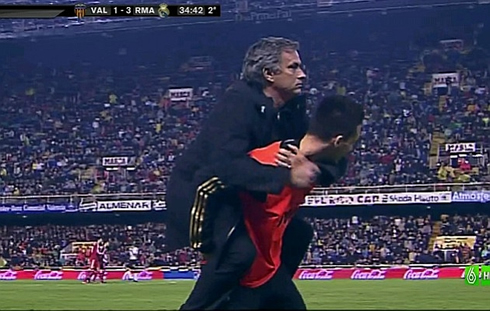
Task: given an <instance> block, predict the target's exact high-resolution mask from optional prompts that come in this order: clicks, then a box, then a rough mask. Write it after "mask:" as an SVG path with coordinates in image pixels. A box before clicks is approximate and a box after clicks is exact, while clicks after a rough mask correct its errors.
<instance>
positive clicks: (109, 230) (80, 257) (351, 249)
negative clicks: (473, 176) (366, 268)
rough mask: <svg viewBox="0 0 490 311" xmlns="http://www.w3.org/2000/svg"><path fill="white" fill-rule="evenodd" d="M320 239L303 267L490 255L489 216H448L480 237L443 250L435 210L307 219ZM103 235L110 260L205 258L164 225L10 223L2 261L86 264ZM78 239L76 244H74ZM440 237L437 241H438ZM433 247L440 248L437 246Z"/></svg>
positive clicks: (449, 226) (453, 232) (4, 230)
mask: <svg viewBox="0 0 490 311" xmlns="http://www.w3.org/2000/svg"><path fill="white" fill-rule="evenodd" d="M308 221H310V222H311V223H312V225H313V227H314V230H315V231H314V232H315V235H314V238H313V241H312V244H311V246H310V250H309V251H308V252H307V254H306V255H305V258H304V261H303V264H304V265H319V264H329V265H378V264H397V265H403V264H414V263H468V262H471V261H476V262H482V261H485V260H489V259H490V250H489V249H488V248H489V246H490V222H489V219H488V216H487V215H477V216H458V215H455V216H451V217H446V218H444V221H443V222H442V228H441V232H440V234H441V235H444V236H461V235H463V236H476V242H475V244H474V245H473V246H470V245H463V244H461V245H457V246H455V247H454V248H453V249H450V250H446V251H450V252H451V255H450V256H444V254H443V253H442V252H443V250H440V249H438V248H437V247H434V245H433V244H432V245H431V237H432V236H433V235H432V230H433V226H434V220H433V219H432V218H431V217H430V216H429V215H427V216H424V217H411V216H409V217H401V216H374V217H364V218H363V217H359V216H352V217H350V218H343V219H341V218H333V219H324V218H308ZM99 237H102V238H104V239H105V240H106V241H108V242H109V247H108V253H107V254H108V259H109V265H110V266H122V265H124V264H125V263H127V262H128V260H129V256H130V250H131V249H132V248H136V249H137V251H136V253H137V254H138V258H137V262H138V265H140V266H192V265H195V264H197V263H199V261H200V259H201V258H200V255H199V253H197V252H195V251H194V250H192V249H190V248H185V249H181V250H178V251H175V252H173V253H164V252H163V251H162V250H163V249H164V244H165V225H164V224H163V223H141V224H137V225H107V224H105V225H89V226H66V225H65V226H63V225H44V226H27V227H16V226H3V227H1V228H0V258H3V260H0V262H2V261H3V264H4V265H9V266H11V267H18V268H19V267H46V266H61V265H62V266H77V267H84V266H86V265H87V261H88V255H89V254H88V252H89V250H90V245H91V244H87V243H83V242H93V241H95V240H96V239H97V238H99ZM73 242H77V243H75V244H72V243H73ZM432 243H433V242H432ZM433 250H434V251H433Z"/></svg>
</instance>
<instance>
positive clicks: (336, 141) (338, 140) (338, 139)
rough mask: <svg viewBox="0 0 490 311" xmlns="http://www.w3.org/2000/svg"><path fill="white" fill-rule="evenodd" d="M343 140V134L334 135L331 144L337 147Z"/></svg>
mask: <svg viewBox="0 0 490 311" xmlns="http://www.w3.org/2000/svg"><path fill="white" fill-rule="evenodd" d="M343 141H344V136H343V135H338V136H336V137H335V138H333V139H332V145H334V146H335V147H337V146H338V145H340V143H342V142H343Z"/></svg>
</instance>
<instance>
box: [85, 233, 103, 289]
mask: <svg viewBox="0 0 490 311" xmlns="http://www.w3.org/2000/svg"><path fill="white" fill-rule="evenodd" d="M105 253H106V245H105V244H104V240H102V239H98V240H97V242H95V243H94V245H93V246H92V249H91V251H90V257H89V264H90V267H89V269H90V271H89V273H88V274H87V277H86V278H85V281H83V283H85V284H87V283H90V282H95V281H96V280H97V278H99V279H100V280H101V281H102V282H105V281H104V276H103V274H102V273H101V268H102V266H103V259H104V255H105Z"/></svg>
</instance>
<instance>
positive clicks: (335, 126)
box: [308, 95, 364, 141]
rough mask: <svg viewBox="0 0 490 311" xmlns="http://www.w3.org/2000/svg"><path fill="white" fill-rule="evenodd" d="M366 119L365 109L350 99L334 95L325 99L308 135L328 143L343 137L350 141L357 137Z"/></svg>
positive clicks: (314, 114)
mask: <svg viewBox="0 0 490 311" xmlns="http://www.w3.org/2000/svg"><path fill="white" fill-rule="evenodd" d="M363 119H364V108H363V107H362V105H360V104H358V103H356V102H355V101H354V100H352V99H351V98H350V97H347V96H341V95H334V96H328V97H325V98H324V99H323V100H322V101H321V102H320V104H318V106H317V107H316V109H315V111H314V113H313V115H312V116H311V119H310V126H309V128H308V134H310V135H313V136H316V137H318V138H320V139H321V140H323V141H328V140H330V139H332V138H333V137H335V136H338V135H342V136H344V138H345V139H348V138H350V137H352V136H353V135H355V133H356V131H357V127H358V126H359V125H361V124H362V120H363Z"/></svg>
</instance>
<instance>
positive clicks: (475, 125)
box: [0, 37, 490, 196]
mask: <svg viewBox="0 0 490 311" xmlns="http://www.w3.org/2000/svg"><path fill="white" fill-rule="evenodd" d="M304 40H305V41H306V42H309V44H307V45H306V46H305V48H304V49H305V50H307V51H308V53H307V55H308V56H309V58H305V59H304V60H303V61H304V62H305V63H306V64H307V65H308V68H312V69H311V70H309V71H308V74H309V77H310V79H309V84H308V85H307V87H306V90H305V91H306V92H308V93H309V96H308V103H309V107H310V108H311V107H313V106H314V105H315V103H316V101H317V100H318V99H319V98H321V97H323V96H325V95H327V94H331V93H338V94H346V95H349V96H353V97H355V98H356V99H357V100H359V101H361V102H363V103H364V104H365V109H366V120H365V122H364V128H363V135H362V136H361V137H362V138H361V141H360V142H359V145H358V148H356V150H355V151H354V152H353V154H352V155H351V158H350V162H351V164H350V170H349V172H348V173H347V175H346V176H345V178H344V179H343V180H341V181H340V182H339V185H340V186H352V185H362V186H369V185H386V184H417V183H418V184H420V183H430V182H444V181H452V182H469V181H482V180H486V179H487V178H488V177H487V176H488V174H487V163H488V156H487V154H486V153H485V154H482V160H481V161H479V162H478V163H474V162H471V163H468V162H464V161H463V162H464V165H465V167H464V169H463V167H462V169H459V168H458V167H457V166H458V164H456V166H454V165H452V166H451V165H444V163H442V167H443V168H444V170H443V171H444V172H443V171H442V170H441V169H440V167H441V165H439V166H436V167H431V166H430V165H429V150H430V148H431V144H432V138H433V136H434V135H435V133H436V132H441V133H442V134H443V136H444V139H445V141H446V142H467V141H472V142H478V143H480V144H487V143H488V137H489V135H488V129H489V128H488V125H489V120H490V105H489V99H490V97H489V96H490V94H489V90H488V88H489V76H488V68H487V67H486V66H484V65H482V63H481V62H482V61H484V60H486V59H487V58H488V55H487V54H483V55H484V56H485V55H487V56H486V57H487V58H485V57H482V53H484V52H481V51H480V50H478V49H472V48H471V47H468V48H466V49H465V50H460V51H454V50H449V51H445V50H444V49H442V48H440V47H439V48H434V49H431V50H428V49H425V50H424V49H417V50H415V51H404V53H400V54H399V55H398V56H399V58H401V59H399V60H396V61H394V60H393V59H392V57H391V56H390V55H391V53H389V51H388V52H387V51H383V50H381V47H379V48H378V50H376V49H374V50H371V51H369V52H359V51H351V52H350V53H330V54H329V55H324V53H322V49H323V47H322V44H321V43H318V44H317V45H315V44H312V43H311V42H317V41H315V40H311V41H309V38H308V37H306V38H304ZM424 51H425V54H424V53H423V52H424ZM427 51H429V52H428V53H427ZM120 52H121V53H122V54H124V51H120ZM305 54H306V53H305ZM421 54H422V55H425V56H421ZM216 59H219V55H218V54H216V55H209V56H207V57H204V58H194V59H192V58H191V59H190V60H188V61H187V62H184V63H180V64H178V65H177V66H179V67H180V68H177V69H175V68H173V69H171V68H169V67H168V66H167V67H165V66H162V67H160V66H156V65H154V66H150V65H145V66H143V65H141V66H135V67H134V68H133V67H132V66H131V67H128V68H125V69H124V70H122V71H114V70H108V69H101V68H95V67H94V66H93V65H91V64H89V63H84V64H82V65H79V67H74V68H70V69H66V70H61V69H56V68H50V67H48V66H43V65H42V64H39V65H38V66H37V67H34V68H32V67H31V66H30V65H28V64H26V63H24V64H23V63H18V62H12V63H9V64H3V67H4V68H3V69H4V70H2V72H1V73H0V77H1V78H0V81H1V82H2V83H0V98H1V101H2V102H1V106H0V114H1V115H2V116H4V118H2V126H1V127H0V146H1V148H2V150H3V151H4V152H2V153H1V154H0V194H2V195H4V196H11V195H14V196H15V195H35V194H45V195H52V194H77V193H78V194H85V193H95V194H97V193H121V192H124V193H128V192H129V193H131V192H158V191H165V185H166V180H167V176H168V175H169V172H170V170H171V169H172V165H173V162H174V159H175V157H177V156H178V155H179V154H180V152H181V151H182V150H183V149H184V148H185V146H186V145H187V144H189V143H190V142H191V141H192V140H193V138H194V137H195V136H196V134H197V133H198V131H199V124H200V123H201V121H202V120H203V119H204V118H205V117H206V115H207V114H208V113H209V111H210V109H212V107H213V103H215V102H216V100H218V99H219V96H220V95H221V94H222V92H223V91H224V88H226V86H227V85H229V84H230V83H232V82H233V80H235V79H237V73H236V72H233V71H230V70H228V71H226V70H222V69H221V67H222V64H223V63H226V58H223V59H220V61H216ZM170 63H172V62H170ZM220 63H222V64H221V65H220ZM172 64H173V63H172ZM173 65H174V66H175V64H173ZM225 67H226V66H225ZM231 68H233V67H231ZM441 70H442V71H455V70H459V71H460V72H461V83H460V86H458V87H451V86H449V87H448V88H443V89H442V90H441V89H432V88H431V86H430V81H431V73H433V72H439V71H441ZM26 72H30V74H29V75H26ZM203 81H205V82H203ZM179 85H186V86H188V85H190V86H192V87H193V88H194V96H193V98H192V99H191V100H187V101H173V100H171V98H169V96H168V92H167V90H168V88H169V87H170V86H174V87H175V86H179ZM111 156H112V157H122V156H124V157H128V158H130V159H131V165H132V166H133V167H134V170H126V169H119V170H115V171H108V170H105V168H104V167H103V166H102V158H103V157H111ZM446 164H447V163H446ZM468 166H469V169H468ZM474 167H477V170H476V171H475V170H474ZM438 168H439V174H437V173H438V172H437V169H438ZM448 170H450V171H449V173H448V172H447V171H448ZM466 172H471V174H470V173H468V174H466Z"/></svg>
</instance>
